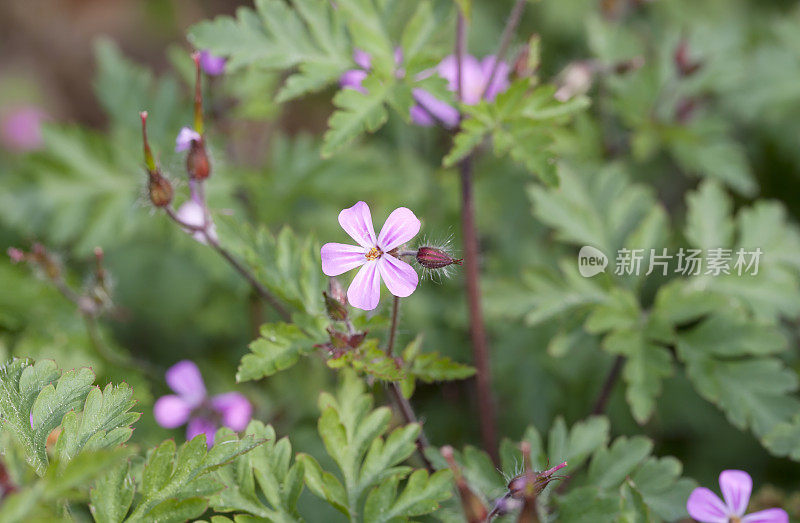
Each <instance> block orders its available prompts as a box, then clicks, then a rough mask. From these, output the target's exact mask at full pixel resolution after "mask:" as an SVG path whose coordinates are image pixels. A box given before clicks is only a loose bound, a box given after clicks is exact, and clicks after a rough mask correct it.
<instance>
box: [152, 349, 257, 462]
mask: <svg viewBox="0 0 800 523" xmlns="http://www.w3.org/2000/svg"><path fill="white" fill-rule="evenodd" d="M166 379H167V385H169V388H171V389H172V390H173V391H175V394H169V395H167V396H161V397H160V398H158V400H157V401H156V404H155V405H154V406H153V415H154V416H155V418H156V422H158V424H159V425H161V426H162V427H164V428H167V429H174V428H175V427H180V426H181V425H183V424H184V423H186V439H187V440H190V439H192V438H194V437H195V436H197V435H198V434H205V435H206V443H207V444H208V446H209V447H211V446H212V445H213V444H214V435H215V433H216V431H217V428H218V427H219V426H220V425H224V426H226V427H228V428H230V429H232V430H236V431H239V430H244V429H245V428H246V427H247V424H248V423H250V418H251V417H252V414H253V407H252V405H250V402H249V401H247V398H245V397H244V396H242V395H241V394H239V393H238V392H227V393H225V394H219V395H217V396H212V397H211V398H209V397H208V396H207V395H206V386H205V384H204V383H203V377H202V376H201V375H200V369H198V368H197V365H195V364H194V362H192V361H189V360H183V361H179V362H178V363H176V364H175V365H173V366H172V367H170V368H169V369H167V374H166ZM187 422H188V423H187Z"/></svg>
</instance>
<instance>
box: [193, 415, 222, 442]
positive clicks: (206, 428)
mask: <svg viewBox="0 0 800 523" xmlns="http://www.w3.org/2000/svg"><path fill="white" fill-rule="evenodd" d="M216 433H217V426H216V425H215V424H214V422H213V421H211V420H207V419H205V418H192V419H190V420H189V424H188V425H187V426H186V441H191V440H192V439H194V437H195V436H197V435H198V434H205V435H206V445H208V448H211V447H212V445H214V435H215V434H216Z"/></svg>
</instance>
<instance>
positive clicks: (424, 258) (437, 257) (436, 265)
mask: <svg viewBox="0 0 800 523" xmlns="http://www.w3.org/2000/svg"><path fill="white" fill-rule="evenodd" d="M416 258H417V262H418V263H419V264H420V265H422V266H423V267H425V268H426V269H442V268H444V267H447V266H450V265H461V262H462V259H461V258H453V257H452V256H450V255H449V254H447V253H446V252H445V251H443V250H442V249H437V248H436V247H420V248H419V250H417V255H416Z"/></svg>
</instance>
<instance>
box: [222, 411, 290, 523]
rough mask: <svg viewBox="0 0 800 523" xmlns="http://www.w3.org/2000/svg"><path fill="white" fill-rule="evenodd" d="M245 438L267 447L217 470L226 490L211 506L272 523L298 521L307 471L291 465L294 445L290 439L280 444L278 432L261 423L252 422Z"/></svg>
mask: <svg viewBox="0 0 800 523" xmlns="http://www.w3.org/2000/svg"><path fill="white" fill-rule="evenodd" d="M245 436H252V437H254V438H256V439H258V440H263V441H264V443H263V444H262V445H259V446H258V447H256V448H255V449H253V450H251V451H250V452H247V453H245V454H242V455H240V456H239V457H237V458H236V459H234V460H233V461H232V462H231V463H228V464H226V465H224V466H222V467H220V468H219V469H218V470H217V472H216V473H215V478H216V479H217V480H218V481H219V482H220V483H221V484H222V485H223V489H222V490H220V491H219V492H218V493H217V494H215V495H213V496H212V497H211V502H210V504H211V506H212V507H213V508H214V509H215V510H217V511H221V512H234V511H235V512H237V513H247V514H251V515H253V516H255V517H259V518H267V519H269V520H271V521H282V522H288V521H298V520H299V516H298V514H297V499H298V497H299V496H300V493H301V491H302V489H303V476H304V467H303V465H302V463H299V462H296V463H294V464H291V455H292V446H291V443H289V440H288V439H287V438H283V439H281V440H277V438H276V436H275V430H274V429H273V428H272V427H271V426H269V425H267V426H264V424H263V423H261V422H259V421H251V422H250V424H249V425H248V427H247V430H246V431H245ZM262 500H265V501H266V503H264V501H262Z"/></svg>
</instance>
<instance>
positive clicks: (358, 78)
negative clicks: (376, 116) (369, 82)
mask: <svg viewBox="0 0 800 523" xmlns="http://www.w3.org/2000/svg"><path fill="white" fill-rule="evenodd" d="M353 61H354V62H355V63H356V65H357V66H358V68H357V69H349V70H347V71H345V72H344V73H343V74H342V76H341V77H339V85H340V86H341V87H342V89H353V90H355V91H358V92H360V93H364V94H367V90H366V89H365V88H364V86H363V85H362V82H363V81H364V78H366V77H367V74H369V72H370V71H371V70H372V57H371V56H370V54H369V53H368V52H366V51H362V50H361V49H354V50H353ZM402 63H403V50H402V49H401V48H399V47H396V48H395V50H394V64H395V67H396V71H395V74H396V75H397V77H398V78H402V77H403V76H404V75H405V71H404V70H403V68H402V67H401V64H402Z"/></svg>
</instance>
